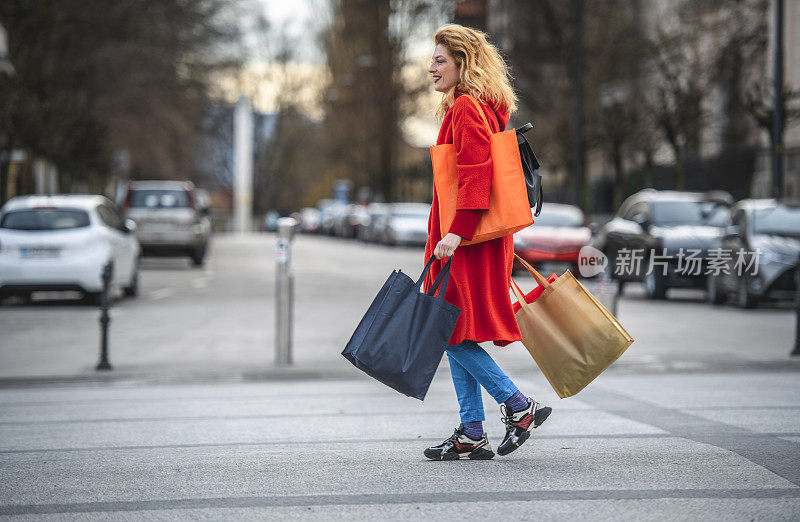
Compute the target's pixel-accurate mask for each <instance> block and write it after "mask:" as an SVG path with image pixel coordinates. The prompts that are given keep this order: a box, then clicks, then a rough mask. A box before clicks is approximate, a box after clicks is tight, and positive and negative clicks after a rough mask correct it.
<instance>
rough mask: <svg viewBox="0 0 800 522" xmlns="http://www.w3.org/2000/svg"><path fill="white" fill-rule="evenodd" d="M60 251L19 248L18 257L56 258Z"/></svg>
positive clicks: (43, 248) (40, 248) (56, 249)
mask: <svg viewBox="0 0 800 522" xmlns="http://www.w3.org/2000/svg"><path fill="white" fill-rule="evenodd" d="M60 253H61V250H60V249H58V248H45V247H31V248H20V249H19V254H20V257H25V258H33V257H58V255H59V254H60Z"/></svg>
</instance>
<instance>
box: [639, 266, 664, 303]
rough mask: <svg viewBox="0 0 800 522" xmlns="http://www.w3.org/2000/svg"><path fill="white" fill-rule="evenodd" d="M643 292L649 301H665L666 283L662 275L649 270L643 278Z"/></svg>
mask: <svg viewBox="0 0 800 522" xmlns="http://www.w3.org/2000/svg"><path fill="white" fill-rule="evenodd" d="M644 291H645V293H646V294H647V297H648V298H649V299H666V298H667V282H666V280H665V277H664V274H662V273H661V272H658V271H656V270H650V271H649V272H647V274H645V276H644Z"/></svg>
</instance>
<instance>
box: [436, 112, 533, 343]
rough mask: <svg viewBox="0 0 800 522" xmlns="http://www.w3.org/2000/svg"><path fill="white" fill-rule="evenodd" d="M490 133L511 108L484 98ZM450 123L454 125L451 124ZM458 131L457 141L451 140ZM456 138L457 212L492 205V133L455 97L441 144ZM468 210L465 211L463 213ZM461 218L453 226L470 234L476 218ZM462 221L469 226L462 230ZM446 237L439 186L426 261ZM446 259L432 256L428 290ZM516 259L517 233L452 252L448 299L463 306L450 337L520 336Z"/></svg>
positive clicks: (499, 338)
mask: <svg viewBox="0 0 800 522" xmlns="http://www.w3.org/2000/svg"><path fill="white" fill-rule="evenodd" d="M480 105H481V106H482V108H483V112H484V113H485V114H486V119H487V120H488V121H489V125H490V126H491V127H492V132H499V131H500V130H504V129H505V127H506V124H507V123H508V117H509V114H508V111H507V110H505V108H502V107H491V106H490V105H488V104H486V103H483V102H481V103H480ZM451 123H452V125H451ZM454 135H455V142H454V141H453V138H454ZM444 143H455V146H456V162H457V165H458V198H457V204H456V209H457V211H458V212H457V214H460V215H461V216H465V215H469V214H471V212H469V210H471V211H473V212H472V214H474V213H475V211H479V210H486V209H488V208H489V191H490V189H491V183H492V159H491V157H490V156H489V134H488V133H487V131H486V126H485V125H484V123H483V120H482V119H481V116H480V113H479V112H478V110H477V109H476V108H475V106H474V105H473V104H472V102H471V101H470V100H469V99H467V98H464V97H456V101H455V104H454V105H453V107H452V108H451V109H450V110H449V111H447V114H445V116H444V120H443V121H442V127H441V129H440V130H439V138H438V139H437V140H436V144H437V145H441V144H444ZM462 210H466V212H462ZM456 220H458V221H459V222H460V223H459V224H458V225H457V226H456V225H454V226H453V227H451V228H450V230H449V231H451V232H455V231H456V230H459V231H460V232H462V233H459V234H458V235H460V236H462V237H467V239H470V238H471V237H472V232H474V227H475V225H476V224H477V223H476V222H475V220H471V219H468V218H467V219H459V217H458V215H457V217H456ZM464 223H469V225H467V226H468V227H469V228H470V230H469V231H468V232H469V233H466V232H464ZM441 239H442V234H441V233H440V230H439V206H438V200H437V198H436V191H434V194H433V205H432V206H431V213H430V216H429V217H428V242H427V244H426V245H425V261H427V260H428V259H429V258H430V257H431V255H433V251H434V249H435V248H436V245H437V244H438V243H439V241H440V240H441ZM446 261H447V259H441V260H436V261H434V263H433V265H432V267H431V270H430V272H429V273H428V276H427V277H426V278H425V281H424V283H423V288H424V289H425V290H426V291H427V290H428V289H429V288H430V286H431V285H432V284H433V280H434V278H435V277H436V275H437V274H438V273H439V272H440V271H441V268H442V266H443V265H444V263H445V262H446ZM513 262H514V240H513V236H511V235H509V236H504V237H501V238H498V239H493V240H491V241H485V242H482V243H477V244H474V245H467V246H459V247H458V248H456V251H455V253H454V254H453V262H452V266H451V268H450V282H449V284H448V285H447V294H446V295H445V300H446V301H448V302H450V303H452V304H454V305H456V306H457V307H459V308H460V309H461V316H460V317H459V319H458V322H457V323H456V328H455V330H454V331H453V335H452V337H451V338H450V343H449V344H457V343H460V342H461V341H464V340H467V339H469V340H473V341H477V342H483V341H495V344H497V345H500V346H504V345H506V344H508V343H510V342H512V341H519V340H520V332H519V327H518V326H517V322H516V320H515V319H514V312H513V310H512V308H511V297H510V293H509V284H510V281H509V280H510V278H511V267H512V265H513Z"/></svg>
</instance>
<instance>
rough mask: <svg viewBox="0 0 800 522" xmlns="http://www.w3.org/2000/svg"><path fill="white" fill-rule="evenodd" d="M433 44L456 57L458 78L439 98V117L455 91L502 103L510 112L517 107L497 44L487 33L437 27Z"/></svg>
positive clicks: (450, 105)
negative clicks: (440, 46) (493, 43)
mask: <svg viewBox="0 0 800 522" xmlns="http://www.w3.org/2000/svg"><path fill="white" fill-rule="evenodd" d="M433 41H434V43H435V44H436V45H439V44H441V45H443V46H444V47H446V48H447V49H448V50H449V51H450V54H452V55H453V58H455V62H456V65H457V66H458V75H459V81H458V83H457V84H456V85H455V87H454V88H453V89H450V92H448V93H446V94H445V95H444V96H443V97H442V101H441V103H439V106H438V107H437V108H436V117H437V118H438V119H439V120H441V119H443V118H444V115H445V113H447V111H448V110H449V109H450V107H452V106H453V104H454V103H455V94H456V92H458V93H459V94H469V95H470V96H473V97H475V98H477V99H479V100H483V101H486V102H489V103H491V104H493V105H503V106H505V107H506V108H507V109H508V112H509V113H511V112H513V111H514V110H515V109H516V108H517V95H516V93H514V89H513V88H512V87H511V73H510V72H509V70H508V66H507V65H506V63H505V61H504V60H503V57H502V56H500V52H499V51H498V50H497V47H495V46H494V45H492V44H491V43H490V42H489V40H488V39H487V38H486V34H485V33H483V32H481V31H478V30H476V29H472V28H470V27H464V26H462V25H458V24H448V25H444V26H442V27H440V28H439V29H438V30H437V31H436V34H435V35H434V36H433Z"/></svg>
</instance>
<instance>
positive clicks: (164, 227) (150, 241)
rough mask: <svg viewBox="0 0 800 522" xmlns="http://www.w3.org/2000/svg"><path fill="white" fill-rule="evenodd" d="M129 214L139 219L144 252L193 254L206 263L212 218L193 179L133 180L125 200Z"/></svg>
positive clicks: (138, 233)
mask: <svg viewBox="0 0 800 522" xmlns="http://www.w3.org/2000/svg"><path fill="white" fill-rule="evenodd" d="M122 208H123V211H124V213H125V217H126V218H128V219H132V220H133V221H135V222H136V226H137V228H136V237H137V238H138V239H139V243H140V244H141V245H142V253H143V254H144V255H157V256H189V257H190V258H191V260H192V263H193V264H194V265H195V266H199V265H202V264H203V261H204V259H205V255H206V250H207V249H208V242H209V237H210V235H211V221H210V219H209V218H208V216H207V212H204V211H203V210H202V209H201V208H200V206H199V204H198V197H197V194H196V191H195V187H194V184H193V183H191V182H189V181H133V182H131V183H130V184H129V185H128V191H127V193H126V194H125V199H124V201H123V204H122Z"/></svg>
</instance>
